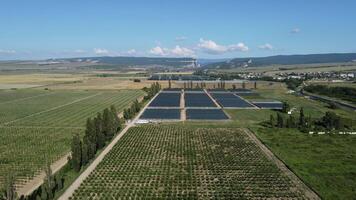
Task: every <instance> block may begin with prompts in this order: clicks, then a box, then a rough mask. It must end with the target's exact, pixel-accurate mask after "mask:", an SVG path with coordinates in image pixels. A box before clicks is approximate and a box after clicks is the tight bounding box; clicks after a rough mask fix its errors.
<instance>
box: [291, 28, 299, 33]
mask: <svg viewBox="0 0 356 200" xmlns="http://www.w3.org/2000/svg"><path fill="white" fill-rule="evenodd" d="M299 32H300V29H299V28H294V29H292V30H291V31H290V33H293V34H296V33H299Z"/></svg>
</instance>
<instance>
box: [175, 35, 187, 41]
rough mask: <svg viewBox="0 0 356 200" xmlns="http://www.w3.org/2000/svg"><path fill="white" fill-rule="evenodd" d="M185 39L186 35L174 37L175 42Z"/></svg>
mask: <svg viewBox="0 0 356 200" xmlns="http://www.w3.org/2000/svg"><path fill="white" fill-rule="evenodd" d="M186 39H187V37H185V36H178V37H176V39H175V40H176V42H181V41H184V40H186Z"/></svg>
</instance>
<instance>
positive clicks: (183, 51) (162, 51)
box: [149, 45, 195, 57]
mask: <svg viewBox="0 0 356 200" xmlns="http://www.w3.org/2000/svg"><path fill="white" fill-rule="evenodd" d="M149 53H150V54H152V55H156V56H177V57H191V56H194V55H195V52H194V51H193V50H191V49H189V48H185V47H180V46H179V45H177V46H175V47H174V48H173V49H169V48H162V47H160V46H156V47H154V48H152V49H151V50H150V51H149Z"/></svg>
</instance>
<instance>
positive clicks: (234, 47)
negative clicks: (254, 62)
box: [198, 38, 249, 54]
mask: <svg viewBox="0 0 356 200" xmlns="http://www.w3.org/2000/svg"><path fill="white" fill-rule="evenodd" d="M198 48H199V49H200V50H202V51H204V52H205V53H208V54H223V53H228V52H234V51H241V52H245V51H248V50H249V48H248V46H246V45H245V44H244V43H242V42H240V43H237V44H231V45H219V44H217V43H216V42H214V41H212V40H204V39H203V38H200V40H199V44H198Z"/></svg>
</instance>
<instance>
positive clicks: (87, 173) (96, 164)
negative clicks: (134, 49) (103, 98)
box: [58, 93, 159, 200]
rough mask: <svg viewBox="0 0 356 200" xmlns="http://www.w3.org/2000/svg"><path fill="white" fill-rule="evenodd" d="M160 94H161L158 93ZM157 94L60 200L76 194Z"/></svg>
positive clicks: (65, 199)
mask: <svg viewBox="0 0 356 200" xmlns="http://www.w3.org/2000/svg"><path fill="white" fill-rule="evenodd" d="M158 94H159V93H158ZM158 94H156V95H155V96H154V97H153V98H152V99H151V100H150V101H149V102H148V103H147V104H146V105H145V107H144V108H143V109H142V110H141V111H140V112H139V113H138V114H137V116H136V117H135V118H134V119H133V120H132V121H131V122H130V123H128V124H127V125H126V127H125V128H124V129H123V130H122V131H121V132H120V133H119V134H117V136H116V137H115V138H114V139H113V140H112V141H111V142H110V144H109V145H107V146H106V147H105V149H104V150H103V151H102V152H101V153H100V154H99V156H98V157H96V158H95V160H93V161H92V162H91V163H90V165H89V166H88V167H87V168H86V169H85V170H84V172H82V173H81V174H80V176H79V177H78V178H77V179H76V180H75V181H74V182H73V183H72V185H70V186H69V187H68V188H67V190H66V191H65V192H64V193H63V194H62V196H60V197H59V198H58V200H67V199H69V198H70V197H71V196H72V195H73V194H74V192H75V190H76V189H78V188H79V186H80V185H81V184H82V183H83V181H84V180H85V179H86V178H87V177H88V176H89V175H90V174H91V173H92V172H93V171H94V170H95V168H96V167H97V166H98V165H99V163H100V162H101V161H102V160H103V159H104V157H105V156H106V155H107V154H108V153H109V152H110V151H111V149H112V148H113V147H114V146H115V144H116V143H117V142H118V141H119V140H120V139H121V138H122V136H123V135H124V134H125V133H126V132H127V131H128V130H129V129H130V128H131V127H133V126H135V123H136V121H137V120H138V119H139V118H140V116H141V115H142V113H143V112H144V111H145V110H146V108H147V107H148V105H149V104H150V103H151V102H152V101H153V100H154V99H155V98H156V97H157V95H158Z"/></svg>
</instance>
